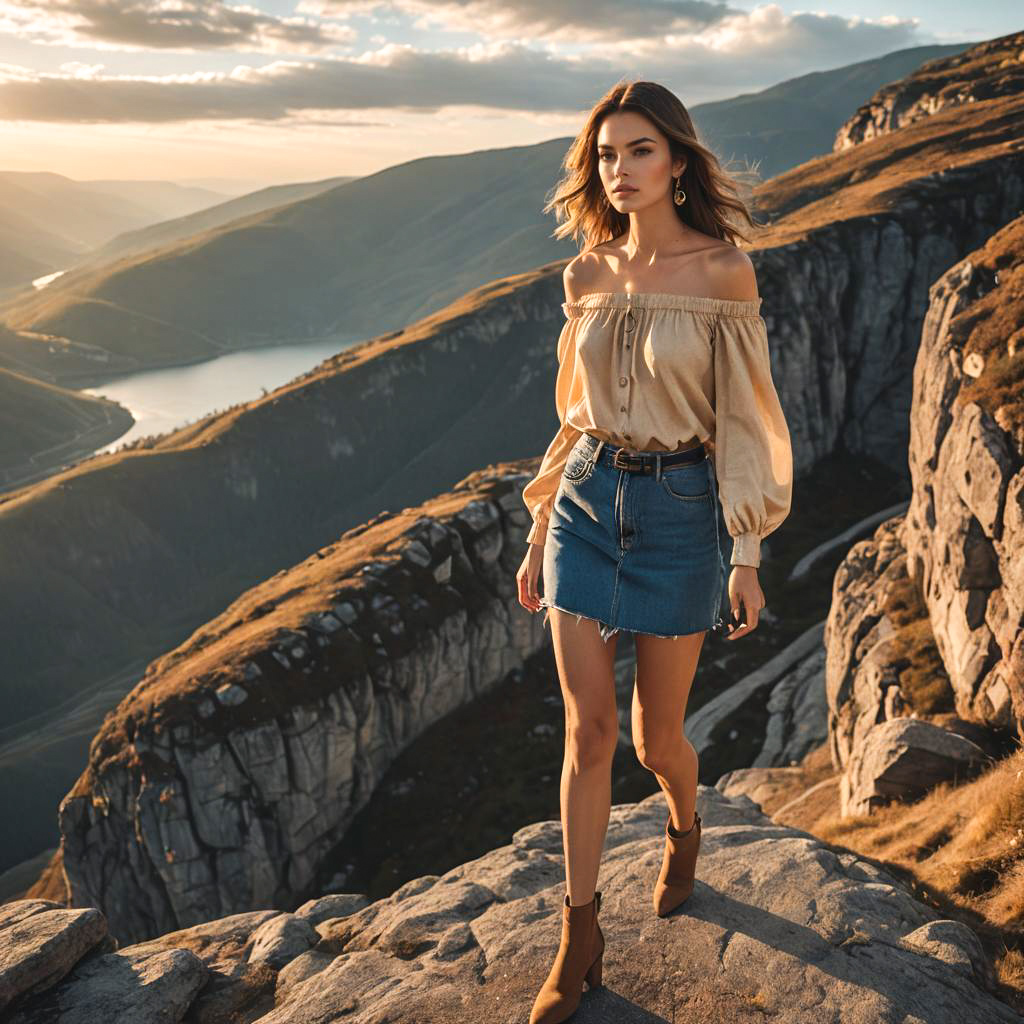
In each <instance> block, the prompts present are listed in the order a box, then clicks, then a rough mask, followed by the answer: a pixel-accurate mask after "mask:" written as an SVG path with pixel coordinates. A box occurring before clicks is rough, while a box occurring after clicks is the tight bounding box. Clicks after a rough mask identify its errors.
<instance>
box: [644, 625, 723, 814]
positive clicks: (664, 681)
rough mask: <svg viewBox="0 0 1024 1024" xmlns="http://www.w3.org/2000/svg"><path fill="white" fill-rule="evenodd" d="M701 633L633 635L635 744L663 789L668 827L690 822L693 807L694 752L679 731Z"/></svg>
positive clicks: (681, 729) (698, 653) (698, 652)
mask: <svg viewBox="0 0 1024 1024" xmlns="http://www.w3.org/2000/svg"><path fill="white" fill-rule="evenodd" d="M705 635H706V630H702V631H701V632H699V633H690V634H688V635H686V636H680V637H678V638H677V639H665V638H663V637H655V636H645V635H643V634H637V637H636V664H637V669H636V686H635V687H634V689H633V711H632V725H633V745H634V747H635V748H636V753H637V757H638V758H639V759H640V763H641V764H642V765H644V767H645V768H647V769H649V770H650V771H652V772H653V773H654V776H655V778H656V779H657V780H658V784H659V785H660V786H661V788H662V789H663V790H664V791H665V798H666V800H667V802H668V807H669V812H670V814H671V816H672V827H673V828H675V829H676V830H678V831H680V832H685V831H687V830H688V829H689V828H690V827H691V826H692V825H693V821H694V817H693V816H694V814H695V812H696V810H697V770H698V762H697V751H696V750H695V749H694V747H693V744H692V743H690V741H689V740H688V739H687V738H686V737H685V736H684V735H683V719H684V718H685V717H686V702H687V700H688V699H689V696H690V687H691V685H692V684H693V678H694V675H695V674H696V671H697V659H698V658H699V656H700V652H701V648H702V647H703V645H704V637H705Z"/></svg>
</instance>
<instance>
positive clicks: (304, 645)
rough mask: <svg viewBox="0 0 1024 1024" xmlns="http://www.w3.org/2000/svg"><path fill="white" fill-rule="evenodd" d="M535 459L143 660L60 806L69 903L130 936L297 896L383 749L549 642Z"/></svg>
mask: <svg viewBox="0 0 1024 1024" xmlns="http://www.w3.org/2000/svg"><path fill="white" fill-rule="evenodd" d="M527 479H529V474H526V473H520V474H518V476H517V475H516V474H515V473H514V472H510V471H509V469H508V467H505V468H503V469H501V470H498V471H495V472H493V473H478V474H475V475H474V476H472V477H470V478H468V479H467V480H466V481H464V482H463V483H462V484H461V485H460V486H459V487H458V488H456V489H455V491H453V492H451V493H450V494H446V495H443V496H441V497H439V498H437V499H434V500H433V501H431V502H429V503H427V504H426V505H424V506H422V507H418V508H410V509H406V510H405V511H404V512H403V513H401V514H400V515H396V516H391V515H390V514H386V513H385V514H382V515H381V516H379V517H378V519H377V521H374V522H371V523H370V524H368V525H367V526H366V527H361V528H359V529H356V530H353V531H350V532H349V533H347V534H345V535H344V536H343V537H342V538H341V540H340V541H338V542H337V543H336V544H333V545H330V546H329V547H327V548H325V549H322V550H320V551H318V552H316V553H315V554H314V555H313V556H311V557H310V558H309V559H307V560H306V561H305V562H303V563H301V564H299V565H297V566H295V567H293V568H292V569H290V570H287V571H285V572H282V573H279V574H277V576H275V577H273V578H272V579H270V580H268V581H267V582H266V583H264V584H262V585H260V586H258V587H255V588H253V589H252V590H250V591H248V592H247V593H245V594H243V595H242V596H241V597H240V598H238V600H236V601H235V602H234V603H233V604H232V605H231V606H230V607H229V608H227V609H226V610H225V611H224V613H223V614H222V615H220V616H218V617H217V618H216V619H214V620H212V621H211V622H210V623H209V624H208V625H207V626H205V627H204V628H203V629H201V630H198V631H197V632H196V633H194V634H193V635H192V636H191V637H190V638H189V639H188V640H187V641H186V642H185V643H183V644H182V645H181V646H180V647H178V648H177V649H176V650H173V651H171V652H169V653H168V654H167V655H165V656H163V657H161V658H160V659H158V660H157V661H155V662H153V663H152V664H151V665H150V666H149V668H148V669H147V671H146V674H145V676H144V677H143V679H142V681H141V682H140V683H139V684H138V686H136V688H135V689H134V690H133V691H132V693H130V694H129V695H128V697H126V698H125V700H124V701H123V702H122V703H121V704H120V705H119V707H118V708H117V709H116V710H115V711H114V712H112V713H111V714H110V715H109V716H108V718H107V719H106V721H105V722H104V724H103V727H102V729H101V730H100V732H99V734H98V735H97V736H96V738H95V739H94V741H93V744H92V748H91V751H90V758H89V764H88V767H87V769H86V771H85V773H84V774H83V775H82V777H81V778H80V779H79V781H78V783H77V784H76V785H75V787H74V789H73V790H72V791H71V792H70V793H69V795H68V796H67V797H66V799H65V800H64V802H63V803H62V805H61V809H60V826H61V833H62V839H61V851H62V856H63V866H64V871H65V874H66V877H67V881H68V885H69V888H70V893H71V900H70V902H71V905H72V906H75V907H87V906H92V907H98V908H101V909H102V910H103V912H104V913H105V914H106V916H107V920H108V922H109V926H110V929H111V931H112V932H113V933H114V934H116V935H117V936H118V938H119V939H121V940H122V941H138V940H141V939H144V938H150V937H152V936H155V935H160V934H162V933H164V932H167V931H171V930H173V929H176V928H181V927H184V926H188V925H191V924H196V923H199V922H202V921H207V920H209V919H210V918H211V917H218V916H222V915H224V914H231V913H236V912H241V911H246V910H251V909H253V908H261V907H278V908H285V907H289V906H293V905H294V904H295V903H296V901H298V900H300V899H302V898H303V897H304V896H305V895H306V894H307V892H310V891H314V890H315V891H319V890H316V883H317V881H318V878H317V869H318V866H319V865H320V863H321V862H322V860H323V858H324V857H325V855H326V854H327V852H328V851H329V850H330V849H331V848H332V846H333V845H334V844H335V843H336V842H337V841H338V840H339V839H340V838H341V837H342V836H343V835H344V833H345V831H346V829H347V827H348V825H349V824H350V822H351V820H352V818H353V816H354V815H355V813H356V812H357V811H358V810H359V809H360V807H362V806H363V804H364V803H365V802H366V801H367V799H368V798H369V795H370V794H371V792H372V791H373V789H374V787H375V786H376V784H377V781H378V779H379V778H380V776H381V774H382V773H383V772H384V771H385V770H386V768H387V767H388V766H389V764H390V763H391V761H392V759H393V758H394V757H395V755H396V754H397V753H398V752H399V751H400V750H401V749H402V748H403V747H404V746H405V745H407V744H408V743H409V742H410V741H411V740H412V739H414V738H415V737H416V736H417V735H418V734H419V733H420V732H422V730H424V729H425V728H426V727H427V726H428V725H430V724H431V723H433V722H434V721H436V720H437V719H439V718H440V717H441V716H443V715H445V714H447V713H448V712H450V711H452V710H453V709H454V708H456V707H458V706H460V705H461V704H463V703H465V702H467V701H469V700H471V699H472V698H473V697H475V696H477V695H479V694H480V693H481V692H483V691H484V690H486V689H488V688H490V687H492V686H494V685H495V684H496V683H498V682H500V681H501V680H502V679H503V678H504V677H505V676H506V674H507V673H509V672H510V671H511V670H512V669H513V668H516V667H518V666H520V665H521V663H522V661H523V659H524V658H526V657H527V656H528V655H530V654H531V653H533V652H534V651H535V650H537V649H538V648H539V646H540V645H541V644H542V643H543V642H544V640H545V637H544V630H543V626H542V624H541V623H540V621H539V617H535V616H530V615H529V614H527V613H526V612H524V611H523V610H522V608H521V607H520V606H519V604H518V599H517V596H516V585H515V572H516V570H517V569H518V567H519V563H520V561H521V559H522V554H523V551H524V550H525V535H526V529H527V526H528V515H527V512H526V509H525V507H524V506H523V504H522V497H521V488H522V485H523V484H524V483H525V482H526V480H527Z"/></svg>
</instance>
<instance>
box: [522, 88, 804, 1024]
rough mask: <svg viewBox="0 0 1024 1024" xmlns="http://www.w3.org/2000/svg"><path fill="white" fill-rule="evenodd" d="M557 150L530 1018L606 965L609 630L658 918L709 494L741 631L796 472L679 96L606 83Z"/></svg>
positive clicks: (682, 881) (720, 190) (710, 580)
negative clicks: (545, 735)
mask: <svg viewBox="0 0 1024 1024" xmlns="http://www.w3.org/2000/svg"><path fill="white" fill-rule="evenodd" d="M565 166H566V169H567V175H566V177H565V179H564V181H563V182H562V183H561V186H560V187H559V189H558V190H557V191H556V193H555V196H554V198H553V199H552V201H551V203H550V204H549V206H548V209H550V208H551V207H552V206H557V207H559V208H560V211H562V212H564V215H565V221H566V222H565V223H564V224H563V225H561V226H560V227H559V229H558V230H557V231H556V234H557V235H559V236H564V235H566V234H569V233H572V234H573V235H574V236H575V237H576V238H577V240H579V239H580V238H582V239H583V242H584V243H585V246H586V248H585V249H584V251H582V252H581V253H580V255H579V256H577V257H576V258H574V259H573V260H572V261H571V262H570V263H569V264H568V266H567V267H566V268H565V273H564V284H565V296H566V302H565V304H564V306H563V307H562V308H563V310H564V312H565V315H566V317H567V321H566V323H565V325H564V326H563V329H562V333H561V336H560V337H559V340H558V362H559V369H558V376H557V380H556V385H555V404H556V407H557V410H558V416H559V420H560V421H561V427H560V428H559V430H558V432H557V433H556V435H555V437H554V439H553V440H552V442H551V444H550V445H549V446H548V449H547V451H546V452H545V454H544V457H543V460H542V461H541V465H540V469H539V471H538V473H537V475H536V476H535V477H534V479H533V480H531V481H530V483H529V484H528V485H527V486H526V488H525V489H524V491H523V499H524V501H525V503H526V505H527V508H528V509H529V511H530V514H531V516H532V518H533V526H532V528H531V530H530V533H529V536H528V539H529V541H530V544H529V547H528V551H527V555H526V557H525V558H524V560H523V565H522V567H521V568H520V569H519V572H518V573H517V582H518V586H519V601H520V603H521V604H522V605H523V607H525V608H527V609H528V610H530V611H531V612H536V611H538V610H539V609H540V608H541V607H545V608H546V609H547V612H546V614H545V620H544V621H545V624H546V623H547V622H548V618H549V617H550V621H551V632H552V641H553V645H554V653H555V663H556V666H557V669H558V674H559V682H560V685H561V689H562V695H563V699H564V701H565V710H566V744H565V760H564V763H563V768H562V779H561V806H562V833H563V845H564V850H565V874H566V893H565V899H564V901H563V907H562V939H561V946H560V948H559V950H558V954H557V955H556V957H555V962H554V964H553V965H552V967H551V971H550V973H549V975H548V977H547V980H546V981H545V982H544V983H543V985H542V986H541V989H540V992H539V994H538V995H537V998H536V1001H535V1003H534V1006H533V1011H532V1013H531V1016H530V1024H556V1022H559V1021H563V1020H565V1019H566V1018H567V1017H569V1016H570V1015H571V1014H572V1013H573V1012H574V1011H575V1009H576V1007H577V1006H578V1004H579V1001H580V998H581V994H582V989H583V981H584V978H585V979H586V981H587V983H588V985H589V986H590V987H594V986H597V985H600V983H601V957H602V953H603V951H604V938H603V936H602V934H601V929H600V927H599V925H598V922H597V912H598V910H599V909H600V902H601V901H600V898H601V893H600V891H597V889H596V885H597V875H598V868H599V863H600V858H601V851H602V848H603V846H604V839H605V832H606V829H607V825H608V817H609V812H610V809H611V764H612V757H613V754H614V751H615V747H616V742H617V739H618V732H619V726H618V715H617V711H616V706H615V680H614V674H613V664H614V659H615V646H616V643H615V634H617V633H619V632H620V631H622V630H626V631H628V632H630V633H632V634H633V635H634V638H635V642H636V659H637V674H636V688H635V690H634V695H633V710H632V729H633V742H634V744H635V746H636V751H637V756H638V757H639V759H640V761H641V762H642V763H643V764H644V765H645V766H646V767H647V768H648V769H650V770H651V771H652V772H654V774H655V776H656V777H657V779H658V782H659V784H660V785H661V787H662V789H663V790H664V792H665V796H666V799H667V803H668V807H669V818H668V820H667V821H666V826H665V850H664V857H663V861H662V866H661V871H660V874H659V876H658V878H657V880H656V882H655V885H654V892H653V905H654V910H655V912H656V913H657V914H659V915H661V916H664V915H666V914H668V913H669V912H670V911H671V910H673V909H675V908H676V907H677V906H679V905H680V904H681V903H682V902H683V901H684V900H685V899H686V898H687V897H688V896H689V895H690V892H691V891H692V889H693V877H694V866H695V862H696V858H697V850H698V847H699V844H700V817H699V816H698V815H697V812H696V795H697V753H696V751H695V750H694V748H693V746H692V745H691V744H690V743H689V741H688V740H687V739H686V738H685V737H684V736H683V719H684V716H685V712H686V701H687V697H688V695H689V691H690V685H691V683H692V681H693V677H694V673H695V670H696V665H697V658H698V655H699V654H700V650H701V646H702V644H703V641H704V636H705V633H706V632H707V630H708V629H719V628H724V627H725V626H726V623H725V622H723V620H722V618H721V616H720V615H719V609H720V608H721V606H722V603H723V592H724V586H725V580H724V576H725V563H724V561H723V559H722V550H721V546H720V538H719V532H718V522H719V519H718V505H719V499H720V500H721V504H722V508H723V512H724V520H725V525H726V529H727V530H728V533H729V535H730V536H731V538H732V556H731V564H732V572H731V574H730V576H729V582H728V596H729V603H730V606H731V612H732V616H733V620H734V623H735V624H736V625H734V624H733V623H730V624H729V628H730V635H729V639H730V640H735V639H737V638H739V637H742V636H745V635H747V634H748V633H750V632H751V631H752V630H754V629H756V628H757V623H758V614H759V612H760V610H761V608H763V607H764V603H765V602H764V594H763V593H762V591H761V587H760V585H759V584H758V578H757V568H758V566H759V565H760V542H761V538H763V537H765V536H767V535H768V534H769V533H771V532H772V531H773V530H775V529H776V528H777V527H778V526H779V524H780V523H781V522H782V521H783V520H784V519H785V518H786V516H787V514H788V513H789V507H790V497H791V487H792V453H791V450H790V437H789V431H788V429H787V426H786V421H785V418H784V417H783V413H782V409H781V406H780V404H779V399H778V396H777V394H776V391H775V387H774V385H773V382H772V377H771V366H770V362H769V354H768V345H767V338H766V328H765V322H764V320H763V318H762V317H761V316H760V313H759V309H760V303H761V299H760V297H759V296H758V292H757V282H756V279H755V275H754V269H753V264H752V263H751V260H750V258H749V257H748V256H747V254H746V253H745V252H743V250H742V249H739V248H737V246H736V244H735V239H736V238H737V237H739V238H744V240H746V239H745V237H744V236H742V235H740V234H739V232H738V230H737V229H736V228H735V227H733V226H732V224H731V223H730V221H729V219H728V218H729V215H730V214H739V215H741V216H743V217H744V218H745V219H746V222H747V223H748V224H751V225H753V224H754V221H753V219H752V218H751V216H750V214H749V212H748V210H747V208H746V206H745V204H744V203H743V202H742V201H741V200H740V199H739V198H737V197H736V195H735V188H734V185H733V182H732V180H731V179H730V178H728V177H727V176H726V175H725V174H724V173H723V171H722V170H721V168H720V166H719V164H718V162H717V160H716V159H715V157H714V155H713V154H712V153H711V152H710V151H709V150H707V149H706V148H705V147H704V146H703V145H701V143H700V142H699V141H698V140H697V138H696V133H695V131H694V127H693V123H692V121H691V120H690V116H689V114H688V113H687V111H686V108H685V107H684V106H683V104H682V103H681V102H680V101H679V100H678V98H677V97H676V96H674V95H673V94H672V93H671V92H670V91H668V90H667V89H665V88H663V87H662V86H659V85H657V84H655V83H652V82H635V83H632V84H619V85H616V86H615V87H614V88H613V89H612V90H611V91H610V92H609V94H608V95H607V96H605V97H604V98H603V99H602V100H601V101H600V102H599V103H598V104H597V106H596V107H595V108H594V110H593V111H592V112H591V114H590V116H589V117H588V119H587V123H586V126H585V127H584V129H583V131H582V132H581V134H580V135H579V137H578V138H577V139H576V141H575V142H574V144H573V145H572V147H571V148H570V150H569V152H568V154H567V156H566V160H565ZM709 451H710V452H711V453H712V456H713V461H712V458H711V457H709ZM712 467H713V468H712ZM538 582H540V583H542V584H543V591H544V594H543V597H541V596H539V590H538ZM741 606H742V609H743V611H742V614H741V613H740V608H741ZM609 639H611V640H612V643H611V644H609V643H608V642H607V641H608V640H609Z"/></svg>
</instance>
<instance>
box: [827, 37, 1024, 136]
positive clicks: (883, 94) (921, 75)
mask: <svg viewBox="0 0 1024 1024" xmlns="http://www.w3.org/2000/svg"><path fill="white" fill-rule="evenodd" d="M1022 89H1024V32H1013V33H1011V34H1009V35H1005V36H1001V37H1000V38H998V39H990V40H986V41H985V42H984V43H981V44H980V45H978V46H973V47H971V48H970V49H969V50H966V51H964V52H963V53H958V54H955V55H953V56H952V57H938V58H936V59H934V60H930V61H926V62H925V63H924V64H923V65H922V66H921V67H920V68H919V69H918V70H917V71H915V72H914V73H913V74H912V75H907V76H906V77H905V78H901V79H899V80H898V81H896V82H891V83H890V84H889V85H886V86H885V87H883V88H881V89H879V90H878V92H876V93H875V95H874V96H872V97H871V99H870V100H868V102H867V103H865V104H863V105H862V106H860V107H858V108H857V111H856V113H855V114H854V115H853V116H852V117H851V118H850V119H849V120H848V121H847V122H846V123H845V124H844V125H843V126H842V127H841V128H840V129H839V131H838V132H837V133H836V141H835V144H834V146H833V149H835V150H843V149H848V148H850V147H851V146H857V145H859V144H860V143H862V142H867V141H868V140H870V139H874V138H877V137H878V136H880V135H886V134H888V133H889V132H893V131H896V130H897V129H898V128H902V127H905V126H906V125H909V124H913V123H914V122H915V121H918V120H920V119H921V118H923V117H931V116H932V115H933V114H936V113H938V112H939V111H940V110H944V109H946V108H947V107H950V106H960V105H962V104H966V103H976V102H979V101H982V100H988V99H992V98H993V97H995V96H1009V95H1012V94H1014V93H1019V92H1021V91H1022Z"/></svg>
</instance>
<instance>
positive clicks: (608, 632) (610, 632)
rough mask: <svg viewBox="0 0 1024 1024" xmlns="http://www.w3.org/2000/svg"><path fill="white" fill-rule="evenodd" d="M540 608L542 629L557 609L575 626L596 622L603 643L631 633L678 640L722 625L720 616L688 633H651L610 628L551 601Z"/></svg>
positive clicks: (616, 627) (716, 628) (624, 627)
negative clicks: (620, 634)
mask: <svg viewBox="0 0 1024 1024" xmlns="http://www.w3.org/2000/svg"><path fill="white" fill-rule="evenodd" d="M541 606H542V607H543V608H544V619H543V621H542V623H541V626H542V627H543V626H546V625H547V624H548V615H549V612H550V610H551V609H552V608H557V609H558V610H559V611H560V612H566V613H567V614H569V615H575V616H576V622H577V624H578V623H579V621H580V619H587V620H588V621H590V622H596V623H597V631H598V633H599V634H600V636H601V639H602V640H603V641H604V642H605V643H607V642H608V638H609V637H612V636H614V635H615V634H616V633H632V634H634V635H635V636H636V635H639V636H656V637H658V638H659V639H660V640H678V639H679V637H681V636H692V635H693V634H694V633H703V632H705V631H707V630H712V631H714V630H718V629H721V628H722V626H723V624H724V621H723V619H722V617H721V615H719V617H718V621H717V622H715V623H713V624H712V625H710V626H705V627H704V629H694V630H691V631H690V632H689V633H651V632H649V631H648V630H645V629H630V628H629V627H628V626H612V625H610V624H609V623H607V622H602V621H601V620H600V619H595V618H593V617H592V616H590V615H584V614H582V613H581V612H578V611H576V610H575V609H574V608H563V607H562V606H561V605H560V604H554V603H553V602H551V601H546V600H545V599H544V598H541Z"/></svg>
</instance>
